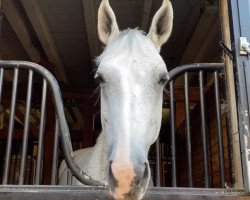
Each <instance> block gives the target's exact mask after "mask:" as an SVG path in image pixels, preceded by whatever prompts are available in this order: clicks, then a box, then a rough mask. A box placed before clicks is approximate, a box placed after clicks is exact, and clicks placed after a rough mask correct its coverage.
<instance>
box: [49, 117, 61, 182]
mask: <svg viewBox="0 0 250 200" xmlns="http://www.w3.org/2000/svg"><path fill="white" fill-rule="evenodd" d="M58 140H59V125H58V118H57V117H56V125H55V139H54V150H53V163H52V175H51V185H56V184H57V167H58V153H59V152H58V150H59V149H58V145H59V143H58V142H59V141H58Z"/></svg>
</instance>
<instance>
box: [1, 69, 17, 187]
mask: <svg viewBox="0 0 250 200" xmlns="http://www.w3.org/2000/svg"><path fill="white" fill-rule="evenodd" d="M18 74H19V69H17V68H15V69H14V80H13V86H12V94H11V106H10V118H9V127H8V139H7V146H6V153H5V163H4V173H3V181H2V183H3V184H4V185H6V184H7V183H8V178H9V170H10V156H11V149H12V138H13V128H14V120H15V107H16V95H17V83H18Z"/></svg>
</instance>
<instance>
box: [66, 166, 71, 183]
mask: <svg viewBox="0 0 250 200" xmlns="http://www.w3.org/2000/svg"><path fill="white" fill-rule="evenodd" d="M67 185H72V174H71V171H70V169H69V168H67Z"/></svg>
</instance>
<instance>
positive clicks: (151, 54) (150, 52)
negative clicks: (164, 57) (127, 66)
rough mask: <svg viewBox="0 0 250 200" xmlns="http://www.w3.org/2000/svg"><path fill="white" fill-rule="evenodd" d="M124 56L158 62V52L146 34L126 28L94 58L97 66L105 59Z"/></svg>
mask: <svg viewBox="0 0 250 200" xmlns="http://www.w3.org/2000/svg"><path fill="white" fill-rule="evenodd" d="M121 54H122V55H123V56H126V57H127V58H129V59H130V60H136V61H141V62H143V61H145V59H146V60H147V62H148V61H150V62H151V63H152V61H154V60H155V61H158V62H159V53H158V51H157V49H156V47H155V46H154V44H153V43H152V41H151V40H150V38H149V37H147V36H146V34H145V33H144V32H143V31H141V30H139V29H137V28H136V29H127V30H124V31H121V32H120V33H119V35H118V36H117V37H116V38H115V39H114V40H112V41H111V42H110V43H109V44H107V46H106V47H105V49H104V51H103V52H102V54H101V55H100V56H99V57H97V58H96V59H95V62H96V65H97V66H98V65H99V64H100V63H101V61H103V60H105V59H112V58H115V57H116V56H119V55H121Z"/></svg>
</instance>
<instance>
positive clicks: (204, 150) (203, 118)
mask: <svg viewBox="0 0 250 200" xmlns="http://www.w3.org/2000/svg"><path fill="white" fill-rule="evenodd" d="M199 87H200V101H201V103H200V106H201V138H202V153H203V165H204V177H205V187H206V188H208V187H209V176H208V156H207V136H206V115H205V99H204V80H203V71H200V72H199Z"/></svg>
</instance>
